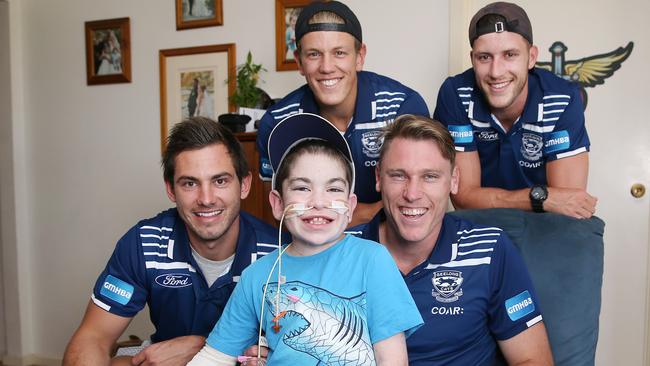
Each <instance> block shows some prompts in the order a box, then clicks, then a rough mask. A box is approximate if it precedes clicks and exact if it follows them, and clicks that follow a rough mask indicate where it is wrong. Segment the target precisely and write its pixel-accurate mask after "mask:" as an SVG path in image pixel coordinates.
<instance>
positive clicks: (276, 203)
mask: <svg viewBox="0 0 650 366" xmlns="http://www.w3.org/2000/svg"><path fill="white" fill-rule="evenodd" d="M269 203H270V204H271V211H272V212H273V217H275V219H276V220H278V221H280V220H281V219H282V214H283V213H284V202H283V201H282V196H280V192H278V191H277V190H275V189H274V190H272V191H271V192H269Z"/></svg>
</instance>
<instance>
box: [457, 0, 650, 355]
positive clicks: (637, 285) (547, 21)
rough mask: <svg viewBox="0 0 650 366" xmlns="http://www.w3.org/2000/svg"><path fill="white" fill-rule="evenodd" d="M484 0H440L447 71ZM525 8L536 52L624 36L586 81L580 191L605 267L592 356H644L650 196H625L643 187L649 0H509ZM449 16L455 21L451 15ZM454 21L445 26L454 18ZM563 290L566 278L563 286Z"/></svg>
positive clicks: (647, 164)
mask: <svg viewBox="0 0 650 366" xmlns="http://www.w3.org/2000/svg"><path fill="white" fill-rule="evenodd" d="M489 2H490V1H484V0H466V1H462V2H456V1H455V0H453V1H450V3H451V4H452V11H451V17H452V22H451V24H452V29H451V39H450V42H451V44H452V45H458V46H457V47H450V73H458V72H460V71H462V70H464V69H466V68H469V67H471V64H470V63H469V61H470V60H469V44H468V40H467V27H468V23H469V19H470V18H471V17H472V15H473V14H474V13H475V12H476V11H477V10H478V9H479V8H480V7H482V6H484V5H486V4H487V3H489ZM517 4H519V5H520V6H522V7H523V8H524V9H526V11H527V13H528V16H529V17H530V19H531V22H532V25H533V37H534V41H535V44H536V45H537V46H538V47H539V51H540V52H539V60H540V61H544V62H550V61H551V52H550V51H549V48H550V47H551V45H552V44H553V43H554V42H556V41H561V42H562V43H563V44H564V45H565V46H566V47H567V48H568V49H567V50H566V51H565V60H566V61H571V60H577V59H582V58H585V57H590V56H596V55H600V54H605V53H608V52H610V51H613V50H615V49H617V48H619V47H625V46H626V45H627V44H628V42H633V43H634V44H633V49H632V52H631V54H630V56H629V57H628V58H627V59H626V60H624V61H623V62H622V63H621V66H620V69H618V70H616V71H615V72H614V73H613V75H611V76H609V77H607V78H606V79H605V80H604V84H602V85H597V86H595V87H589V88H586V89H585V91H586V92H587V95H588V105H587V109H586V111H585V117H586V121H587V130H588V132H589V136H590V140H591V153H590V174H589V186H588V190H589V192H591V193H592V194H594V195H596V196H597V197H598V199H599V202H598V207H597V212H596V215H597V216H599V217H600V218H602V219H603V220H604V221H605V223H606V227H605V274H604V280H603V290H602V309H601V316H600V332H599V341H598V350H597V357H596V363H597V365H642V364H648V363H650V358H649V355H646V354H645V352H646V351H645V349H646V348H648V347H646V345H648V331H649V330H648V329H647V328H648V321H649V319H650V318H649V317H648V310H647V309H648V307H649V306H648V304H649V302H648V301H649V297H648V294H649V291H648V283H649V281H648V276H649V273H648V266H649V256H648V255H649V253H648V246H649V243H650V240H649V236H648V235H649V234H648V226H649V224H650V198H649V195H648V193H646V194H645V195H644V196H642V197H640V198H635V197H633V196H632V195H631V187H632V185H633V184H635V183H640V184H642V185H644V186H645V187H646V188H650V120H649V119H648V117H647V115H648V113H647V111H646V109H647V106H648V105H650V96H648V93H647V90H646V88H647V86H648V85H650V73H649V72H648V71H647V60H649V59H650V22H648V20H647V15H648V14H650V2H649V1H647V0H624V1H609V2H593V1H589V0H574V1H560V0H549V1H544V2H541V1H534V0H517ZM455 20H457V21H455ZM454 24H455V26H454ZM565 286H566V288H565V291H571V284H566V285H565Z"/></svg>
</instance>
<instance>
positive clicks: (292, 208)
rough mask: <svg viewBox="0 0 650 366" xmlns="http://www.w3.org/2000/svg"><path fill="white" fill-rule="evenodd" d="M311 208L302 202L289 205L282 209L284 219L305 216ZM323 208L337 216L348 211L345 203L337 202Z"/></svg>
mask: <svg viewBox="0 0 650 366" xmlns="http://www.w3.org/2000/svg"><path fill="white" fill-rule="evenodd" d="M313 208H314V206H307V205H306V204H305V203H303V202H298V203H293V204H290V205H288V206H287V207H286V208H285V209H284V212H285V216H284V218H285V219H288V218H290V217H296V216H302V215H304V214H305V212H307V211H309V210H311V209H313ZM324 208H329V209H330V210H333V211H335V212H336V213H338V214H339V215H343V214H345V213H346V212H347V211H348V210H349V208H348V206H347V204H346V203H345V202H343V201H337V200H334V201H331V202H330V204H329V205H328V206H326V207H324Z"/></svg>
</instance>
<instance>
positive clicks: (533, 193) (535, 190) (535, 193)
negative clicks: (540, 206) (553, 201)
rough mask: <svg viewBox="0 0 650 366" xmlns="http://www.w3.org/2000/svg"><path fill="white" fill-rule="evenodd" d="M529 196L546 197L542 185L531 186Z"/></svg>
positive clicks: (535, 197)
mask: <svg viewBox="0 0 650 366" xmlns="http://www.w3.org/2000/svg"><path fill="white" fill-rule="evenodd" d="M530 196H531V197H533V199H535V200H543V199H546V192H544V188H542V187H533V189H532V190H531V191H530Z"/></svg>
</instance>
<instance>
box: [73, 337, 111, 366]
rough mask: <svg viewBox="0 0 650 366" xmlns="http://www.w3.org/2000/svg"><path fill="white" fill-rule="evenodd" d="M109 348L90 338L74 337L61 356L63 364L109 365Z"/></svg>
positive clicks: (76, 365)
mask: <svg viewBox="0 0 650 366" xmlns="http://www.w3.org/2000/svg"><path fill="white" fill-rule="evenodd" d="M109 351H110V350H109V349H108V348H106V347H104V346H102V345H101V344H99V342H93V341H92V340H88V339H83V338H78V337H75V338H73V339H72V340H71V341H70V344H69V345H68V347H67V349H66V351H65V354H64V356H63V363H62V365H63V366H86V365H98V366H102V365H106V366H108V365H110V362H111V359H110V356H109Z"/></svg>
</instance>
